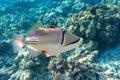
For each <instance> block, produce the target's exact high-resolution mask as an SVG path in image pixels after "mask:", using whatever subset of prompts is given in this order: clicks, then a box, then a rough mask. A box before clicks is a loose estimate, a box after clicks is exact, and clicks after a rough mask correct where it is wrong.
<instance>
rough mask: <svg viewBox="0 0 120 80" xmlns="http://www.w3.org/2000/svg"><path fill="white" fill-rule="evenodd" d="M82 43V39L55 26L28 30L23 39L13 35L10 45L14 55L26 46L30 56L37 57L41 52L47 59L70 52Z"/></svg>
mask: <svg viewBox="0 0 120 80" xmlns="http://www.w3.org/2000/svg"><path fill="white" fill-rule="evenodd" d="M82 42H83V38H81V37H78V36H76V35H74V34H72V33H70V32H68V31H67V30H65V29H61V28H58V27H55V26H50V27H49V28H44V27H40V26H39V27H38V28H36V29H34V30H32V31H30V30H29V33H28V35H27V37H26V38H24V39H23V37H21V36H20V35H18V34H16V33H14V35H13V40H12V45H13V51H14V53H17V52H18V51H20V50H21V49H22V48H23V47H24V46H26V47H27V49H29V51H30V54H31V55H32V56H38V55H39V54H40V51H42V52H43V53H44V54H45V55H46V56H47V57H48V56H55V55H58V54H60V53H63V52H65V51H69V50H72V49H74V48H76V47H78V46H80V45H81V44H82Z"/></svg>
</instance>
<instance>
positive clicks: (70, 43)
mask: <svg viewBox="0 0 120 80" xmlns="http://www.w3.org/2000/svg"><path fill="white" fill-rule="evenodd" d="M79 40H80V38H79V39H77V40H76V41H74V42H71V43H69V44H67V45H66V46H68V45H70V44H74V43H77V42H78V41H79Z"/></svg>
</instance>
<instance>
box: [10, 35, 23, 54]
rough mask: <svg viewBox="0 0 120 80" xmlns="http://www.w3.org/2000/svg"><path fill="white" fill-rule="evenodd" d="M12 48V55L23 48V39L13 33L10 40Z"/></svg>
mask: <svg viewBox="0 0 120 80" xmlns="http://www.w3.org/2000/svg"><path fill="white" fill-rule="evenodd" d="M12 46H13V51H14V53H17V52H18V51H20V50H21V49H22V48H23V46H24V40H23V38H22V37H21V36H20V35H18V34H16V33H14V34H13V38H12Z"/></svg>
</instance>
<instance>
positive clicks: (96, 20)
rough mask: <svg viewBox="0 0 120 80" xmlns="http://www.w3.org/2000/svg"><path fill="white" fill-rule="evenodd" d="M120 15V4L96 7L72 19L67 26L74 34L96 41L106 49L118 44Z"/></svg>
mask: <svg viewBox="0 0 120 80" xmlns="http://www.w3.org/2000/svg"><path fill="white" fill-rule="evenodd" d="M119 14H120V6H119V4H107V5H96V6H93V7H90V8H87V9H86V10H83V11H82V12H80V13H78V14H76V15H74V16H73V17H71V18H70V19H69V21H68V23H67V26H68V28H69V30H70V31H72V32H73V33H75V34H77V35H79V36H82V37H84V38H86V40H88V41H89V40H93V41H96V42H97V43H98V45H99V46H100V48H101V49H104V48H105V47H109V46H113V45H115V44H116V43H117V42H118V35H117V34H119V30H120V28H119V26H120V23H118V22H120V15H119ZM101 44H104V45H101Z"/></svg>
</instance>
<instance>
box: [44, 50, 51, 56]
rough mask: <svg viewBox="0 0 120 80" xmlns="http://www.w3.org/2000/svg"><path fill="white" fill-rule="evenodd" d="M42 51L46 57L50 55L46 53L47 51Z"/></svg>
mask: <svg viewBox="0 0 120 80" xmlns="http://www.w3.org/2000/svg"><path fill="white" fill-rule="evenodd" d="M42 52H43V53H44V54H45V55H46V56H47V57H50V56H51V55H49V54H48V51H47V50H45V49H44V50H42Z"/></svg>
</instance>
